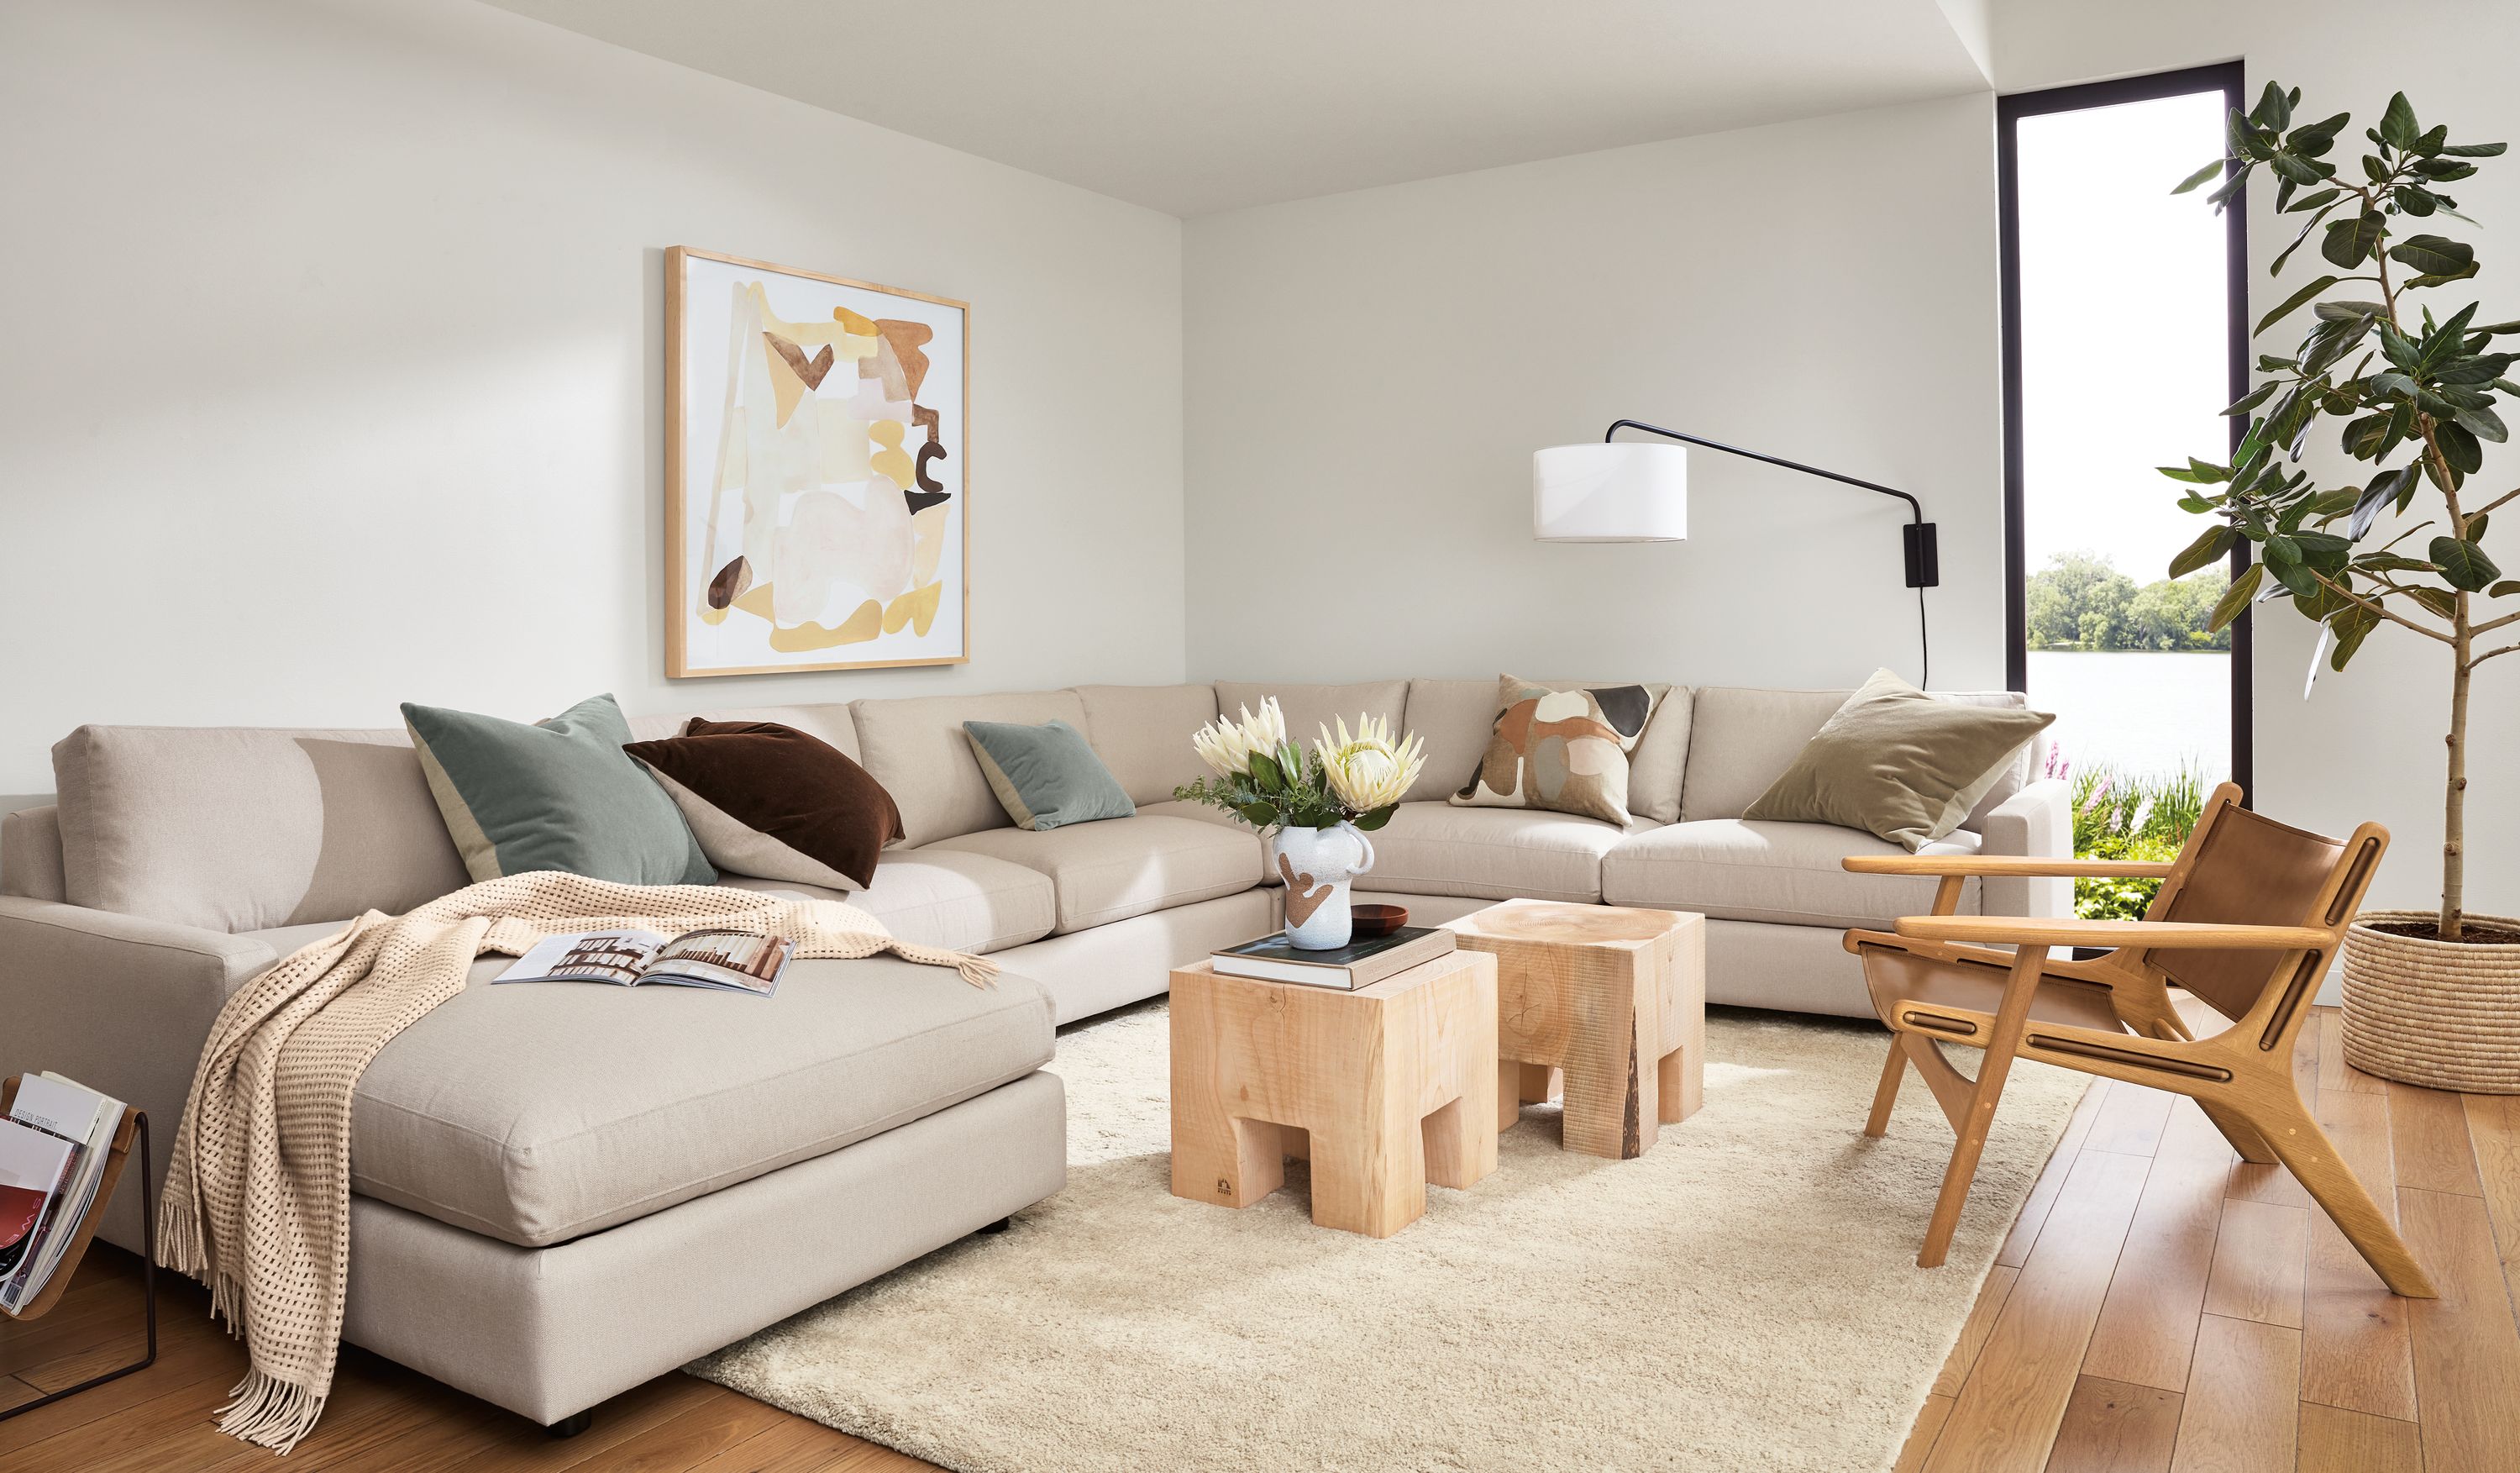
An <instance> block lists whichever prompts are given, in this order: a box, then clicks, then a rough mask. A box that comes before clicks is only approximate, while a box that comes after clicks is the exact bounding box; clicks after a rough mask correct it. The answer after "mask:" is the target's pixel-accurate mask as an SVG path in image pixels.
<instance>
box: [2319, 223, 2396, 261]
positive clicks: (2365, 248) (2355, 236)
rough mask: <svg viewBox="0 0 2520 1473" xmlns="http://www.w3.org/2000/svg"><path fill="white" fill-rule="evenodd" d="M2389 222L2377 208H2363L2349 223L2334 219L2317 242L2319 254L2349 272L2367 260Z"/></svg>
mask: <svg viewBox="0 0 2520 1473" xmlns="http://www.w3.org/2000/svg"><path fill="white" fill-rule="evenodd" d="M2387 229H2388V220H2387V218H2386V217H2385V216H2383V215H2382V214H2381V213H2380V212H2379V211H2378V210H2376V209H2366V210H2364V211H2363V212H2362V213H2361V214H2359V215H2356V216H2355V217H2354V218H2352V219H2350V220H2337V221H2334V222H2332V223H2330V224H2329V225H2328V227H2327V234H2326V235H2325V236H2323V237H2322V238H2321V239H2320V240H2319V243H2318V253H2319V254H2321V255H2323V256H2326V257H2327V258H2328V259H2329V260H2330V261H2332V262H2334V263H2335V264H2337V265H2340V266H2343V267H2344V268H2345V269H2346V270H2348V271H2351V270H2353V269H2354V268H2355V267H2356V266H2359V265H2361V264H2363V261H2365V260H2367V259H2369V258H2370V255H2371V248H2372V247H2374V246H2376V245H2378V244H2379V243H2380V236H2381V233H2382V232H2383V231H2385V230H2387Z"/></svg>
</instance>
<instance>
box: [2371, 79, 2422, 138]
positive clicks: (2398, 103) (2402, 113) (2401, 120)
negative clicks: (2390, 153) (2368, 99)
mask: <svg viewBox="0 0 2520 1473" xmlns="http://www.w3.org/2000/svg"><path fill="white" fill-rule="evenodd" d="M2379 133H2380V141H2381V142H2383V143H2385V144H2387V145H2388V146H2389V147H2391V148H2393V149H2401V150H2404V149H2411V148H2413V147H2414V146H2415V140H2416V139H2418V138H2420V137H2422V136H2423V129H2422V128H2421V127H2420V126H2419V125H2417V123H2416V122H2415V108H2414V104H2412V103H2409V102H2408V101H2407V94H2405V93H2404V92H2401V93H2399V94H2397V95H2396V96H2394V97H2392V98H2390V99H2389V107H2388V110H2387V111H2386V112H2384V113H2382V114H2381V115H2380V127H2379Z"/></svg>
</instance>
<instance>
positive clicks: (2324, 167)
mask: <svg viewBox="0 0 2520 1473" xmlns="http://www.w3.org/2000/svg"><path fill="white" fill-rule="evenodd" d="M2300 103H2301V90H2300V89H2299V88H2297V87H2296V88H2292V89H2289V90H2287V89H2285V88H2284V87H2282V86H2280V85H2278V84H2276V83H2273V82H2270V83H2268V84H2267V89H2266V92H2265V93H2264V94H2263V95H2262V96H2261V97H2259V99H2258V103H2257V106H2256V107H2254V108H2252V109H2250V110H2249V111H2248V112H2247V113H2241V112H2239V111H2238V110H2236V109H2235V110H2233V112H2232V114H2231V116H2230V122H2229V130H2228V153H2227V155H2226V156H2225V157H2224V158H2222V159H2219V160H2216V161H2214V162H2212V163H2209V164H2207V165H2205V166H2204V167H2203V168H2200V169H2198V170H2197V171H2196V172H2195V173H2193V174H2191V175H2189V176H2188V177H2187V179H2186V180H2185V181H2184V182H2183V183H2182V184H2180V186H2179V188H2178V190H2177V192H2178V193H2185V192H2187V191H2189V190H2192V189H2197V188H2200V187H2202V186H2204V185H2205V184H2207V183H2210V182H2213V181H2215V180H2216V179H2218V178H2219V179H2220V180H2221V183H2220V184H2219V185H2218V186H2217V187H2216V188H2215V190H2214V192H2213V193H2212V194H2211V195H2210V196H2209V197H2208V198H2209V199H2210V200H2211V201H2212V203H2213V205H2214V207H2215V208H2217V209H2224V208H2228V207H2230V206H2231V204H2232V202H2234V201H2236V200H2238V199H2239V198H2240V190H2241V187H2242V185H2244V184H2245V183H2246V182H2247V181H2248V179H2249V178H2250V176H2251V175H2253V174H2256V173H2258V172H2259V171H2260V170H2264V171H2265V172H2266V173H2268V174H2272V175H2273V177H2274V181H2275V198H2274V205H2275V208H2276V210H2277V211H2279V212H2280V213H2282V214H2285V215H2292V216H2300V217H2302V223H2301V228H2300V231H2299V233H2298V234H2296V235H2295V236H2294V237H2293V238H2292V240H2291V242H2290V243H2289V244H2287V245H2286V246H2285V247H2284V248H2283V250H2282V251H2281V252H2280V253H2278V254H2277V255H2276V256H2275V259H2274V264H2273V268H2272V269H2273V272H2274V274H2276V275H2278V276H2280V275H2281V274H2282V273H2283V270H2284V267H2285V266H2286V264H2288V263H2289V262H2290V261H2291V260H2292V258H2293V256H2294V254H2295V253H2298V252H2299V251H2300V250H2301V248H2302V247H2304V246H2306V245H2310V244H2312V243H2313V242H2314V241H2315V242H2316V243H2317V246H2318V257H2319V259H2321V260H2322V261H2324V262H2325V263H2326V265H2327V266H2328V267H2329V268H2331V269H2327V270H2322V271H2319V272H2318V275H2316V276H2314V277H2312V278H2311V279H2310V280H2309V281H2307V282H2304V283H2303V284H2302V285H2301V286H2300V287H2298V288H2297V289H2295V290H2294V291H2292V292H2291V293H2290V294H2289V295H2287V296H2286V297H2285V298H2284V299H2283V300H2282V301H2281V302H2279V303H2277V304H2276V305H2275V306H2274V307H2273V309H2272V310H2271V311H2269V312H2268V313H2267V314H2266V315H2265V316H2264V317H2262V318H2260V319H2259V321H2258V324H2257V331H2258V333H2259V334H2260V335H2264V334H2265V333H2267V332H2268V331H2269V330H2270V329H2272V328H2273V327H2274V326H2275V325H2276V324H2278V323H2280V322H2283V321H2284V320H2286V319H2287V318H2291V317H2293V316H2294V314H2295V313H2298V312H2300V311H2301V310H2302V309H2303V308H2305V307H2307V308H2309V309H2310V317H2309V319H2308V323H2309V326H2308V328H2307V331H2306V332H2304V333H2303V336H2302V338H2301V341H2300V344H2299V345H2298V346H2296V347H2294V348H2292V349H2291V350H2290V351H2288V352H2262V353H2260V354H2259V355H2258V359H2257V373H2258V374H2260V375H2262V376H2263V382H2261V383H2260V384H2258V385H2257V387H2255V388H2254V389H2252V390H2250V391H2249V392H2247V393H2245V394H2243V395H2241V397H2240V399H2239V400H2238V401H2237V402H2236V403H2234V404H2232V405H2231V406H2230V407H2229V408H2228V409H2227V410H2225V411H2224V412H2225V413H2226V414H2228V415H2233V416H2249V419H2248V429H2247V432H2246V433H2245V434H2244V435H2243V436H2242V437H2241V439H2240V443H2239V447H2238V449H2237V450H2236V451H2235V452H2234V453H2233V454H2232V456H2231V458H2230V459H2229V460H2228V461H2224V462H2220V463H2216V462H2209V461H2203V460H2195V459H2190V460H2189V461H2188V462H2187V464H2186V465H2184V466H2164V467H2163V468H2162V474H2163V475H2165V476H2168V477H2170V478H2171V479H2172V480H2174V481H2179V482H2183V483H2186V484H2187V486H2188V490H2187V491H2186V493H2185V494H2184V495H2183V497H2182V498H2181V499H2180V503H2179V504H2180V505H2181V506H2182V507H2183V508H2185V509H2186V510H2188V511H2191V512H2195V513H2198V514H2200V515H2204V516H2210V517H2212V518H2214V519H2215V525H2214V526H2213V527H2212V528H2210V529H2207V530H2206V531H2205V532H2204V533H2202V534H2201V535H2199V536H2198V537H2197V538H2196V540H2195V541H2194V542H2192V543H2190V544H2189V545H2188V546H2187V548H2186V550H2184V551H2183V552H2181V553H2180V554H2179V555H2178V556H2177V557H2176V558H2174V559H2172V560H2171V564H2170V575H2171V576H2172V577H2174V578H2176V577H2181V576H2183V575H2186V574H2189V573H2192V572H2195V571H2196V570H2198V569H2201V568H2205V567H2208V566H2210V565H2212V564H2215V563H2218V562H2220V561H2222V560H2223V559H2224V558H2225V557H2226V556H2228V554H2229V553H2230V551H2231V550H2232V549H2233V548H2234V547H2237V546H2240V545H2241V544H2242V543H2244V542H2245V543H2248V544H2251V545H2252V546H2253V547H2254V548H2255V552H2256V561H2254V562H2253V563H2251V564H2250V565H2249V567H2248V568H2247V569H2245V570H2244V571H2243V572H2242V573H2241V574H2240V575H2238V576H2237V577H2235V578H2234V579H2232V581H2231V585H2230V588H2229V590H2228V592H2226V593H2225V594H2224V596H2223V599H2222V602H2221V603H2220V604H2218V605H2217V606H2216V607H2215V610H2214V614H2213V619H2212V624H2213V627H2215V628H2217V629H2221V628H2224V627H2226V626H2228V624H2229V623H2230V622H2231V621H2232V620H2234V619H2236V618H2238V617H2239V615H2240V614H2241V612H2242V611H2243V610H2245V609H2247V608H2248V607H2249V605H2250V603H2251V601H2252V600H2257V601H2260V602H2264V601H2267V600H2272V599H2275V598H2288V599H2289V600H2290V601H2291V603H2292V605H2293V607H2294V608H2295V609H2296V610H2297V611H2299V612H2300V614H2301V615H2302V616H2303V617H2304V618H2306V619H2310V620H2314V621H2318V623H2320V624H2322V625H2324V630H2323V632H2322V634H2321V639H2320V648H2321V651H2322V652H2323V653H2324V655H2325V658H2326V660H2327V663H2328V665H2329V666H2330V667H2332V668H2335V669H2339V670H2342V669H2344V668H2345V667H2346V664H2347V663H2348V662H2349V661H2351V660H2352V659H2353V658H2354V657H2355V655H2356V654H2357V653H2358V652H2359V651H2360V650H2361V649H2362V648H2363V641H2364V640H2366V639H2368V638H2369V637H2370V636H2371V635H2372V634H2373V633H2374V632H2375V631H2377V630H2378V629H2379V628H2380V627H2381V626H2382V625H2383V624H2388V625H2393V626H2395V627H2396V628H2398V629H2399V630H2401V631H2404V632H2406V633H2411V634H2413V635H2415V636H2418V637H2420V638H2424V639H2429V640H2434V641H2436V642H2438V643H2441V644H2443V645H2446V646H2448V647H2449V649H2450V652H2451V667H2452V676H2451V692H2450V735H2449V763H2448V771H2447V772H2446V774H2445V777H2444V786H2443V815H2442V816H2443V834H2442V897H2441V915H2440V922H2439V927H2440V932H2439V934H2440V936H2441V939H2442V940H2444V941H2457V940H2459V939H2460V935H2461V932H2462V929H2463V921H2462V914H2463V911H2464V907H2465V903H2466V864H2465V860H2466V797H2467V712H2468V685H2469V680H2470V677H2471V676H2472V675H2473V674H2474V673H2475V670H2476V668H2477V667H2479V666H2481V665H2483V664H2484V663H2485V662H2487V661H2489V660H2494V659H2497V658H2498V657H2500V656H2503V655H2508V654H2511V653H2512V652H2514V651H2515V650H2520V642H2513V643H2507V644H2502V645H2493V644H2492V643H2491V641H2490V640H2488V639H2486V638H2485V637H2484V636H2487V635H2490V634H2492V633H2493V632H2494V631H2496V630H2498V629H2502V628H2504V627H2505V626H2507V625H2510V624H2512V623H2514V622H2515V621H2520V609H2515V610H2514V611H2513V612H2508V613H2502V612H2496V611H2497V610H2498V608H2500V607H2503V606H2501V605H2500V604H2499V602H2498V601H2500V600H2503V599H2506V598H2510V597H2511V596H2512V595H2514V594H2520V578H2505V577H2503V576H2502V574H2501V570H2500V569H2499V568H2498V567H2497V566H2496V565H2495V562H2494V559H2493V558H2492V557H2491V556H2489V555H2488V554H2487V552H2486V550H2485V546H2484V543H2485V535H2486V527H2487V521H2488V517H2489V514H2491V513H2492V512H2493V511H2494V510H2495V509H2496V508H2498V507H2499V506H2501V505H2502V504H2503V503H2505V502H2507V501H2510V500H2511V499H2513V498H2514V497H2520V489H2514V490H2509V491H2504V492H2502V493H2500V494H2498V495H2489V494H2485V493H2480V492H2479V491H2477V490H2476V489H2475V488H2473V487H2472V486H2471V485H2470V484H2469V481H2470V478H2472V477H2475V476H2477V475H2479V474H2480V473H2481V472H2482V471H2483V470H2484V468H2485V446H2486V445H2488V444H2497V445H2499V444H2501V443H2503V442H2505V441H2506V440H2507V438H2508V432H2507V431H2506V430H2505V428H2504V426H2503V423H2502V419H2501V416H2500V415H2498V413H2496V411H2495V407H2494V406H2495V404H2496V403H2497V402H2498V400H2497V397H2496V396H2497V395H2498V394H2520V384H2514V383H2513V382H2512V381H2511V380H2510V379H2509V378H2507V377H2505V375H2506V374H2507V373H2508V372H2509V370H2510V368H2511V365H2512V363H2513V362H2514V361H2515V358H2520V354H2515V353H2514V352H2512V351H2506V350H2504V349H2505V348H2506V347H2508V346H2510V345H2511V344H2512V343H2513V342H2514V341H2515V340H2520V321H2505V322H2479V321H2478V320H2477V319H2478V317H2479V316H2480V315H2482V314H2481V313H2480V312H2479V310H2478V305H2479V304H2478V303H2477V302H2475V301H2473V300H2471V301H2469V302H2467V303H2466V304H2465V305H2464V306H2457V307H2449V306H2448V303H2447V302H2445V308H2446V309H2445V310H2442V311H2436V310H2435V308H2434V307H2433V306H2432V305H2431V304H2430V303H2431V302H2432V300H2433V297H2432V296H2431V295H2426V296H2424V297H2422V298H2418V297H2417V295H2416V294H2418V293H2424V294H2438V293H2442V292H2443V291H2444V290H2445V289H2455V290H2454V291H2453V293H2452V295H2451V297H2450V300H2452V301H2454V300H2455V299H2457V297H2459V296H2465V295H2467V293H2466V291H2465V289H2464V288H2463V286H2462V284H2463V283H2465V282H2468V281H2470V280H2472V279H2474V277H2475V276H2476V274H2477V258H2476V251H2475V248H2474V247H2472V246H2470V245H2468V244H2467V243H2466V242H2464V241H2459V240H2455V239H2453V238H2452V237H2450V236H2448V235H2444V234H2440V233H2439V232H2440V231H2444V230H2448V229H2451V228H2453V227H2451V226H2450V225H2448V224H2446V223H2442V222H2445V221H2451V220H2455V221H2458V222H2460V223H2461V224H2464V225H2468V226H2473V225H2474V224H2475V223H2476V222H2475V221H2473V220H2470V219H2468V218H2467V216H2465V215H2462V214H2460V213H2459V212H2458V209H2457V204H2458V202H2457V201H2456V200H2455V199H2453V197H2452V196H2451V195H2449V194H2448V193H2446V192H2445V186H2447V185H2451V184H2453V183H2456V182H2457V181H2458V180H2461V179H2465V178H2467V177H2469V176H2470V175H2473V174H2474V173H2475V172H2476V171H2477V168H2478V164H2477V163H2476V161H2477V160H2481V159H2492V158H2495V157H2497V156H2498V155H2500V154H2501V153H2502V152H2503V145H2501V144H2499V143H2453V142H2451V141H2450V130H2449V129H2448V128H2447V127H2444V126H2440V125H2435V126H2433V127H2430V128H2427V127H2425V126H2423V124H2422V123H2421V122H2420V121H2418V120H2417V118H2416V115H2415V110H2414V107H2413V106H2412V105H2411V104H2410V103H2408V101H2407V95H2406V94H2405V93H2403V92H2401V93H2399V94H2397V95H2396V96H2395V97H2392V98H2390V99H2389V105H2388V107H2387V108H2386V109H2385V110H2384V111H2383V112H2382V113H2381V115H2380V120H2379V124H2378V125H2377V126H2376V127H2367V128H2364V129H2363V137H2364V138H2365V139H2366V140H2368V141H2369V144H2370V152H2368V153H2365V154H2363V156H2362V157H2361V159H2360V161H2358V162H2357V163H2355V164H2353V165H2350V166H2345V165H2340V164H2339V163H2338V162H2337V161H2336V160H2334V159H2331V158H2330V157H2329V156H2330V155H2331V154H2332V153H2333V152H2334V151H2335V148H2336V144H2337V141H2338V139H2339V138H2340V137H2341V136H2342V135H2343V134H2344V132H2345V130H2346V128H2347V127H2348V126H2349V125H2351V124H2352V122H2353V120H2354V119H2353V115H2352V114H2349V113H2339V114H2336V115H2333V116H2330V117H2322V118H2318V119H2316V120H2314V121H2308V122H2296V121H2295V120H2294V114H2295V110H2296V109H2297V108H2298V107H2299V106H2300ZM2498 340H2499V341H2498ZM2323 424H2329V425H2332V429H2333V433H2334V434H2335V435H2336V437H2337V443H2338V444H2339V446H2340V447H2341V449H2342V450H2343V452H2344V454H2345V455H2346V456H2347V457H2349V458H2350V459H2351V460H2352V461H2359V462H2362V463H2363V464H2364V465H2367V466H2368V467H2370V472H2369V474H2368V475H2367V477H2366V476H2365V475H2364V473H2363V472H2362V471H2360V470H2357V471H2356V472H2354V476H2355V478H2356V479H2357V480H2359V481H2360V482H2361V483H2360V484H2356V483H2354V482H2352V481H2348V482H2345V483H2338V484H2323V483H2321V482H2322V478H2321V477H2320V476H2318V475H2314V474H2313V472H2312V471H2311V470H2310V469H2305V468H2304V467H2303V466H2302V463H2301V462H2302V456H2303V452H2304V451H2305V450H2306V449H2308V448H2309V446H2310V444H2311V442H2312V437H2313V435H2314V433H2315V432H2316V431H2318V429H2319V428H2320V427H2321V425H2323ZM2402 453H2403V454H2404V456H2405V457H2406V458H2405V459H2403V460H2398V459H2397V457H2399V456H2400V455H2401V454H2402ZM2393 461H2395V462H2396V463H2394V464H2393V463H2392V462H2393ZM2427 493H2428V494H2427ZM2418 496H2423V497H2424V498H2425V502H2424V504H2425V509H2426V511H2427V513H2428V515H2427V516H2426V517H2425V518H2424V519H2423V520H2421V521H2418V522H2415V523H2413V524H2412V525H2410V526H2407V527H2405V528H2404V529H2394V530H2393V532H2392V534H2391V535H2390V536H2389V537H2388V539H2387V540H2386V541H2382V542H2379V543H2377V544H2376V545H2375V544H2373V543H2372V542H2371V541H2369V540H2368V539H2369V538H2370V537H2371V536H2372V534H2373V533H2374V531H2375V529H2379V528H2380V519H2381V517H2382V514H2384V513H2387V514H2390V515H2391V516H2392V517H2395V518H2399V519H2403V518H2404V517H2405V516H2406V515H2407V514H2408V512H2409V511H2410V509H2412V508H2413V507H2414V505H2415V502H2416V499H2417V497H2418ZM2427 534H2429V536H2427Z"/></svg>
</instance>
